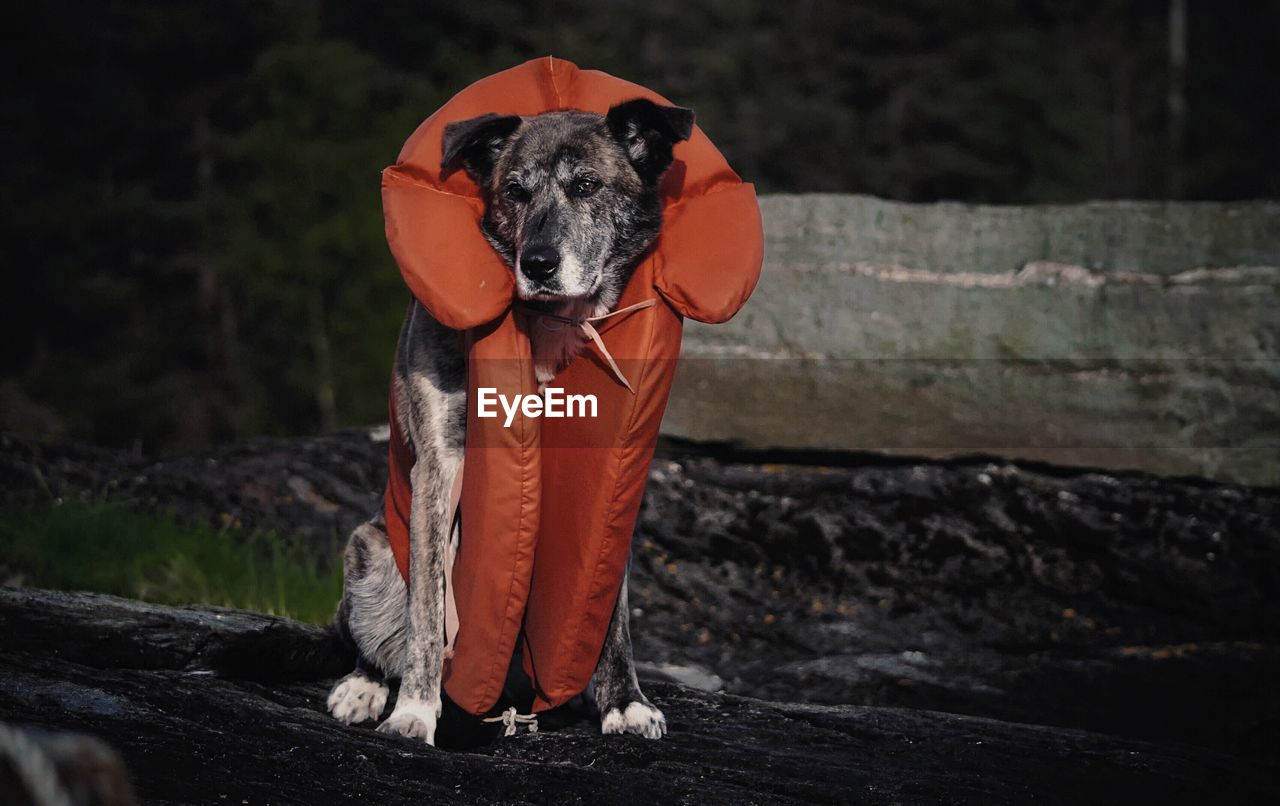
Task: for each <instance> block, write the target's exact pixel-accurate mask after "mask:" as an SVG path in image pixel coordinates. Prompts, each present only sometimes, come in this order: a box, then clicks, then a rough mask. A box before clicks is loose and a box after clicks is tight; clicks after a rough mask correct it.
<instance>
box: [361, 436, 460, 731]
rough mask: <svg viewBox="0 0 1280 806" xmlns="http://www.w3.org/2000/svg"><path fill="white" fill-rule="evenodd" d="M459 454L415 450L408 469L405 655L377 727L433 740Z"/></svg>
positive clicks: (442, 658) (438, 709)
mask: <svg viewBox="0 0 1280 806" xmlns="http://www.w3.org/2000/svg"><path fill="white" fill-rule="evenodd" d="M459 458H460V457H455V456H449V455H447V454H446V452H445V451H443V450H437V451H421V452H420V453H419V455H418V457H417V460H416V462H415V464H414V466H413V471H412V472H411V474H410V477H409V478H410V485H411V487H412V491H413V504H412V508H411V510H410V513H409V609H408V613H406V624H405V626H406V628H407V641H406V653H405V654H406V657H405V666H404V673H403V676H402V677H401V681H400V695H399V697H398V699H397V700H396V707H395V710H394V711H392V712H391V716H389V717H388V718H387V721H386V722H383V723H382V725H380V726H379V727H378V730H380V731H382V732H384V733H396V734H399V735H401V736H409V737H412V738H415V739H422V740H423V741H425V742H427V744H432V745H434V744H435V739H436V720H437V719H439V717H440V710H441V704H440V676H441V672H442V663H443V661H444V573H445V570H444V557H445V541H446V540H448V539H449V533H450V530H451V527H452V525H453V513H452V512H449V511H448V509H449V490H450V487H451V486H452V484H453V475H454V473H456V472H457V470H458V464H459V461H458V460H459Z"/></svg>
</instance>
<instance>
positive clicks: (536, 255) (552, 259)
mask: <svg viewBox="0 0 1280 806" xmlns="http://www.w3.org/2000/svg"><path fill="white" fill-rule="evenodd" d="M559 267H560V253H559V252H557V251H556V250H555V249H552V248H551V247H550V246H535V247H532V248H530V249H527V250H525V252H524V254H522V255H521V256H520V271H522V272H524V275H525V276H526V277H528V278H529V279H530V280H538V281H542V280H546V279H548V278H549V277H551V275H552V274H555V271H556V269H557V268H559Z"/></svg>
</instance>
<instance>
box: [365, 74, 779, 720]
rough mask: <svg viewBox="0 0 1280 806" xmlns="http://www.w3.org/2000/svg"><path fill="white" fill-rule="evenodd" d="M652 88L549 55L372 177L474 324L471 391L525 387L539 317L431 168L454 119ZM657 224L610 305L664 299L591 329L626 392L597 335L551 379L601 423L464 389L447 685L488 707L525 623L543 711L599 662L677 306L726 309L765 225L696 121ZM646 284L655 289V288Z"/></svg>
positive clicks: (667, 385) (468, 212)
mask: <svg viewBox="0 0 1280 806" xmlns="http://www.w3.org/2000/svg"><path fill="white" fill-rule="evenodd" d="M637 97H646V98H650V99H653V100H654V101H656V102H659V103H663V104H668V103H670V102H669V101H667V100H666V99H664V98H662V97H661V96H658V95H656V94H655V93H653V92H651V91H650V90H647V89H645V88H644V87H640V86H638V85H636V84H631V83H629V82H626V81H622V80H620V79H617V78H614V77H612V76H609V75H607V74H605V73H601V72H598V71H593V70H579V69H578V68H577V67H576V66H574V65H573V64H571V63H569V62H566V61H563V60H560V59H553V58H551V57H545V58H540V59H535V60H533V61H530V62H526V63H525V64H522V65H520V66H518V67H514V68H512V69H510V70H505V71H503V72H501V73H497V74H495V75H493V76H490V77H488V78H485V79H483V80H481V81H478V82H476V83H475V84H473V85H471V86H470V87H468V88H467V89H465V90H463V91H462V92H461V93H459V94H458V95H456V96H454V97H453V98H452V99H451V100H450V101H449V102H448V103H446V104H445V105H444V106H443V107H441V108H440V110H439V111H437V112H436V113H435V114H434V115H432V116H431V117H430V118H428V119H427V120H426V121H425V122H424V123H423V124H422V125H421V126H419V127H418V129H417V131H415V132H414V134H413V135H412V136H411V137H410V138H409V140H408V141H407V142H406V143H405V146H404V148H403V149H402V151H401V152H400V157H399V159H398V161H397V162H396V164H395V165H393V166H391V167H390V168H388V169H386V171H384V172H383V179H382V193H383V207H384V212H385V216H386V230H387V241H388V243H389V245H390V247H391V251H392V254H393V255H394V256H395V258H396V262H397V264H398V265H399V267H400V271H401V274H402V275H403V276H404V279H405V282H406V283H407V284H408V286H409V289H410V290H411V291H412V293H413V295H414V296H415V297H416V298H417V299H418V301H419V302H421V303H422V305H423V306H424V307H426V308H427V310H429V311H430V312H431V313H432V315H433V316H435V317H436V318H437V319H439V320H440V321H441V322H443V323H444V324H446V325H448V326H450V327H453V328H456V329H459V330H466V331H468V336H467V339H466V345H467V360H468V379H467V383H468V391H469V394H470V397H469V401H474V400H475V390H476V389H477V388H479V387H496V388H497V390H498V392H499V393H500V394H505V395H508V396H511V395H514V394H531V393H535V392H536V390H537V383H536V381H535V379H534V374H533V362H532V360H531V358H530V351H529V332H530V328H532V327H537V326H538V323H537V322H536V321H532V320H530V319H528V318H527V317H526V316H525V315H524V314H522V313H520V312H518V311H515V310H513V309H512V303H513V296H514V282H513V278H512V275H511V270H510V269H509V268H508V267H507V266H506V265H505V264H504V263H503V262H502V260H501V259H500V258H499V257H498V255H497V254H496V253H495V252H494V251H493V249H492V247H491V246H490V245H489V243H488V242H487V241H486V240H485V239H484V237H483V235H481V233H480V229H479V221H480V217H481V216H482V215H483V201H482V198H481V195H480V191H479V188H477V187H476V185H475V183H474V182H473V181H472V180H471V179H470V178H469V177H468V176H466V174H465V172H463V171H456V172H454V173H451V174H450V175H449V176H448V177H447V178H442V177H441V176H440V159H441V140H442V135H443V131H444V127H445V125H446V124H447V123H450V122H453V121H457V120H465V119H467V118H471V117H476V116H478V115H482V114H485V113H489V112H493V113H497V114H518V115H535V114H538V113H541V112H546V111H551V110H556V109H569V108H573V109H583V110H586V111H590V112H598V113H600V114H604V113H605V112H607V111H608V109H609V108H610V107H611V106H613V105H615V104H617V103H620V102H622V101H626V100H630V99H633V98H637ZM661 191H662V198H663V204H664V223H663V231H662V235H661V236H660V239H659V243H658V245H657V246H656V247H655V249H654V250H653V252H652V253H651V254H650V256H649V257H647V258H646V259H645V260H644V261H643V262H642V263H641V265H640V266H639V267H638V268H637V270H636V272H635V274H634V276H633V277H632V279H631V282H630V283H629V284H628V286H627V288H626V290H625V292H624V293H623V296H622V299H621V301H620V302H619V303H618V307H619V308H621V307H625V306H627V305H632V304H635V303H639V302H643V301H644V300H646V299H652V298H654V297H655V296H659V295H660V298H661V299H662V300H663V301H664V303H665V304H658V305H655V306H652V307H649V308H645V309H643V310H639V311H636V312H634V313H631V314H629V315H627V316H625V317H620V318H618V319H617V320H608V321H605V322H602V323H600V324H599V327H598V329H599V331H600V333H601V336H602V338H603V340H604V341H605V343H607V345H608V347H609V351H610V352H611V353H612V354H613V356H614V357H615V358H616V359H617V362H618V365H619V366H620V367H621V370H622V371H623V372H624V373H625V375H626V377H627V379H628V380H629V381H630V382H631V384H632V385H633V386H634V387H635V394H632V393H631V392H629V391H628V390H627V389H626V387H625V386H623V385H622V384H621V383H619V381H618V380H617V378H616V376H615V375H614V374H613V372H612V370H611V369H610V368H609V365H608V363H607V362H606V361H605V360H604V359H603V357H602V356H601V355H600V352H599V350H598V349H597V348H596V347H595V345H592V344H589V345H588V346H587V348H586V349H584V351H583V353H582V354H581V355H579V356H578V357H577V358H576V359H575V360H574V361H573V362H572V363H571V364H570V365H569V366H568V367H567V368H566V369H565V370H564V371H563V372H561V373H560V375H558V376H557V377H556V379H555V381H554V382H553V384H552V385H554V386H558V387H563V388H564V389H565V390H566V393H567V394H593V395H595V396H596V398H597V400H598V409H597V411H598V416H597V417H596V418H572V419H568V418H566V419H527V418H524V417H523V416H520V415H517V417H516V418H515V421H514V422H513V423H512V425H511V427H510V428H505V427H503V419H502V418H498V419H481V418H479V417H477V412H476V406H475V405H474V403H471V402H469V404H468V413H467V443H466V469H465V472H464V478H463V492H462V505H461V507H462V528H463V532H462V539H461V543H460V546H459V551H458V555H457V558H456V562H455V565H454V568H453V576H452V582H453V585H454V590H455V596H456V600H457V607H458V612H459V618H460V624H459V629H458V636H457V643H456V645H455V647H454V657H453V658H452V660H450V661H448V662H446V666H445V672H444V686H445V690H446V692H447V693H448V695H449V697H450V698H451V699H453V701H454V702H455V703H457V704H458V705H459V706H460V707H462V708H463V709H465V710H467V711H469V712H471V713H474V714H482V713H485V712H486V711H488V710H489V709H490V708H492V707H493V705H494V703H495V702H496V701H497V699H498V696H499V695H500V694H501V691H502V685H503V682H504V680H505V676H506V669H507V664H508V662H509V660H510V658H511V654H512V651H513V650H514V647H515V642H516V640H517V639H518V638H519V637H520V636H521V633H522V631H523V636H524V642H525V643H524V650H525V653H524V654H525V668H526V671H528V672H529V674H530V677H531V679H532V680H533V681H534V689H535V692H536V693H537V699H536V701H535V703H534V708H535V710H545V709H547V708H551V707H555V706H557V705H560V704H562V703H564V702H565V701H567V700H568V699H570V698H571V697H573V696H574V695H576V694H578V693H580V692H581V691H583V689H585V688H586V686H587V683H588V682H589V681H590V679H591V674H592V673H593V671H594V670H595V664H596V660H597V658H598V657H599V654H600V650H601V647H602V646H603V644H604V637H605V633H606V631H607V629H608V625H609V618H610V616H611V615H612V611H613V606H614V601H615V599H616V597H617V594H618V590H619V585H620V583H621V582H622V577H623V574H624V571H625V568H626V561H627V555H628V552H629V550H630V544H631V533H632V529H633V528H634V525H635V519H636V515H637V513H638V511H639V507H640V500H641V497H642V495H643V493H644V485H645V480H646V478H647V475H648V468H649V464H650V461H651V460H652V457H653V451H654V447H655V445H656V444H657V436H658V426H659V424H660V423H661V421H662V413H663V410H664V409H665V408H666V402H667V397H668V394H669V392H670V389H671V381H672V377H673V375H674V371H675V360H676V358H678V356H679V353H680V334H681V323H682V317H686V316H687V317H690V318H694V319H698V320H700V321H707V322H721V321H724V320H726V319H728V318H729V317H731V316H733V314H734V313H735V312H736V311H737V310H738V309H739V308H740V307H741V306H742V305H743V304H744V303H745V302H746V299H747V297H748V296H749V295H750V293H751V291H752V289H753V288H754V287H755V283H756V280H757V279H758V277H759V271H760V264H761V260H762V259H763V233H762V229H761V224H760V213H759V209H758V207H757V205H756V200H755V192H754V190H753V188H752V187H751V185H747V184H743V183H742V181H741V180H740V179H739V178H738V176H737V175H736V174H735V173H734V172H733V171H732V170H731V169H730V168H729V166H728V164H727V163H726V162H725V161H724V158H723V157H722V156H721V155H720V153H719V151H717V150H716V148H715V146H713V145H712V144H711V141H710V140H708V139H707V137H706V135H705V134H703V133H702V131H701V130H700V129H698V128H696V127H695V129H694V131H693V134H692V136H691V137H690V139H689V140H688V141H686V142H683V143H679V144H677V145H676V147H675V162H674V163H673V164H672V166H671V168H670V169H668V171H667V173H666V174H665V175H664V177H663V180H662V187H661ZM655 292H656V294H655ZM392 405H393V411H392V413H391V415H392V417H391V421H392V438H391V449H390V459H391V476H390V481H389V482H388V485H387V495H386V505H385V511H386V519H387V532H388V535H389V536H390V538H391V544H392V549H393V551H394V553H395V555H396V561H397V564H398V565H399V567H400V570H401V573H402V574H404V575H405V578H406V579H407V578H408V575H409V574H410V573H411V572H412V568H410V567H409V557H408V554H409V552H408V522H409V518H408V513H409V506H408V504H409V500H410V493H409V489H410V488H409V471H410V470H411V468H412V466H413V457H412V448H411V447H410V446H409V445H408V443H407V441H406V440H405V438H404V436H405V435H404V433H403V429H402V426H401V424H400V423H399V420H398V417H397V415H396V412H395V411H394V396H393V404H392Z"/></svg>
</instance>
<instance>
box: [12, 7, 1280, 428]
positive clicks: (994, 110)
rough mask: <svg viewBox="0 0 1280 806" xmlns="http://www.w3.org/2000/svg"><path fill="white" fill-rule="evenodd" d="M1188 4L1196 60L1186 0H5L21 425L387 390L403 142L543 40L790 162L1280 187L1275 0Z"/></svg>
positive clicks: (1181, 188) (1207, 195)
mask: <svg viewBox="0 0 1280 806" xmlns="http://www.w3.org/2000/svg"><path fill="white" fill-rule="evenodd" d="M1174 2H1176V0H1174ZM1188 9H1189V10H1188V25H1187V37H1186V45H1187V54H1188V55H1187V60H1186V67H1185V73H1184V76H1185V78H1184V80H1182V81H1179V80H1177V75H1178V71H1177V70H1176V69H1175V68H1174V67H1173V66H1172V65H1173V64H1174V60H1171V48H1170V25H1169V19H1170V0H1133V1H1131V2H1126V1H1124V0H1080V2H1072V3H1057V2H1050V1H1049V0H989V1H988V2H983V3H956V2H948V1H947V0H892V2H891V1H890V0H862V1H861V2H836V1H835V0H798V1H797V2H790V3H776V2H764V0H709V1H708V2H700V3H689V2H687V1H686V0H648V2H645V3H642V4H633V3H623V2H619V1H618V0H591V1H590V2H586V1H585V0H572V1H570V2H516V1H514V0H472V1H471V2H467V3H460V4H456V5H443V4H436V3H425V2H407V1H406V0H398V1H396V2H380V3H352V2H323V1H321V0H314V1H313V2H305V1H303V0H269V1H266V2H251V1H250V0H222V1H220V2H213V1H212V0H191V1H189V2H182V3H163V2H153V3H141V2H134V3H129V2H112V1H111V0H103V2H99V3H94V4H86V3H78V2H68V1H67V0H50V1H49V2H43V3H22V4H18V3H13V4H8V5H7V6H6V7H5V9H4V10H3V11H0V29H2V30H3V34H0V36H3V37H4V40H5V41H4V47H3V48H2V49H0V59H2V60H3V70H2V71H0V72H2V75H3V78H0V81H2V82H3V83H4V87H5V92H4V98H5V102H4V104H3V106H2V107H0V115H3V118H4V120H3V127H2V128H0V138H3V139H0V154H3V158H2V162H0V172H2V173H0V261H2V262H3V266H4V271H5V275H4V276H5V287H4V293H3V294H2V295H0V300H2V302H0V317H3V321H4V322H5V323H6V328H5V338H4V340H3V346H2V347H0V428H9V429H15V430H20V431H24V432H27V433H33V434H40V435H45V436H55V437H70V438H76V439H84V440H91V441H96V442H99V443H103V444H109V445H116V446H120V445H128V446H135V447H136V448H137V449H138V450H140V451H144V452H165V451H174V450H180V449H189V448H194V447H199V446H204V445H208V444H211V443H214V442H219V441H224V440H228V439H232V438H236V437H242V436H246V435H251V434H259V433H305V432H313V431H316V430H318V429H327V428H332V427H335V426H339V425H347V424H360V423H369V422H375V421H378V420H379V419H381V418H382V417H383V416H384V411H385V405H386V384H387V377H388V369H389V365H390V359H391V352H392V346H393V344H394V340H395V334H396V329H397V327H398V324H399V321H400V318H401V316H402V314H403V311H404V305H405V303H406V302H407V294H406V292H405V290H404V288H403V286H402V284H401V281H400V279H399V276H398V273H397V272H396V270H395V267H394V265H393V264H392V262H391V260H390V258H389V256H388V254H387V252H386V248H385V244H384V242H383V235H382V227H381V213H380V208H379V199H378V171H379V170H380V169H381V168H382V167H384V166H385V165H387V164H389V163H391V162H393V161H394V159H395V155H396V152H397V151H398V149H399V146H400V144H401V143H402V142H403V140H404V138H405V137H407V136H408V134H409V133H410V132H411V131H412V129H413V127H414V126H415V125H416V124H417V123H418V122H419V121H420V120H421V119H422V118H424V117H426V116H427V115H428V114H430V112H431V111H433V110H434V109H435V108H436V107H437V106H438V105H439V104H441V103H442V102H443V101H444V100H446V99H447V98H448V97H449V96H450V95H451V94H453V93H454V92H456V91H458V90H459V89H461V88H462V87H464V86H466V85H467V84H468V83H470V82H471V81H473V80H475V79H477V78H480V77H482V76H484V75H487V74H489V73H491V72H494V71H496V70H500V69H503V68H505V67H509V66H512V65H514V64H516V63H519V62H521V61H523V60H525V59H528V58H532V57H535V56H539V55H543V54H546V53H553V54H555V55H557V56H560V57H563V58H567V59H570V60H573V61H575V62H576V63H578V64H579V65H580V66H583V67H593V68H599V69H603V70H606V71H608V72H611V73H614V74H616V75H620V76H623V77H626V78H628V79H631V80H634V81H637V82H639V83H642V84H645V85H648V86H651V87H653V88H654V89H656V90H658V91H660V92H662V93H663V94H665V95H667V96H668V97H670V98H672V99H673V100H675V101H676V102H678V103H681V104H685V105H688V106H691V107H693V108H694V109H695V110H696V111H697V114H698V120H699V122H700V124H701V125H702V126H703V128H704V129H705V130H706V131H707V132H708V133H709V134H710V135H711V137H712V138H713V139H714V140H715V141H716V142H717V143H718V144H719V145H720V146H721V148H722V150H723V151H724V152H725V153H726V155H727V156H728V158H729V160H730V162H731V163H732V164H733V165H734V166H735V167H736V168H737V169H738V170H739V172H741V173H742V174H743V175H744V176H745V177H747V178H748V179H749V180H751V181H754V182H756V183H757V185H758V186H759V188H760V189H761V190H762V191H766V192H776V191H793V192H816V191H823V192H854V193H870V194H875V195H879V196H884V197H888V198H893V199H901V200H907V201H933V200H940V199H952V200H960V201H968V202H992V203H1036V202H1072V201H1079V200H1084V199H1090V198H1116V197H1120V198H1188V199H1243V198H1257V197H1272V198H1274V197H1277V196H1280V152H1278V150H1277V149H1276V148H1275V146H1274V141H1275V132H1276V127H1277V124H1278V123H1280V93H1277V92H1276V91H1275V84H1276V80H1277V78H1280V2H1275V0H1238V1H1237V2H1231V3H1208V2H1203V1H1201V2H1191V3H1189V4H1188ZM1179 109H1185V113H1180V112H1178V110H1179Z"/></svg>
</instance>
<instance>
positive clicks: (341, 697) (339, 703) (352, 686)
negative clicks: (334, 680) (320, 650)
mask: <svg viewBox="0 0 1280 806" xmlns="http://www.w3.org/2000/svg"><path fill="white" fill-rule="evenodd" d="M386 707H387V687H386V685H385V684H383V683H378V682H375V681H373V680H370V679H369V678H368V677H366V676H365V675H363V674H360V673H359V672H356V673H354V674H349V675H347V676H346V677H344V678H342V679H341V680H339V681H338V685H336V686H334V687H333V691H332V692H331V693H330V694H329V713H331V714H333V716H334V718H335V719H337V720H338V721H339V722H345V723H346V724H348V725H354V724H355V723H357V722H365V721H367V720H370V719H377V718H378V717H380V716H382V709H384V708H386Z"/></svg>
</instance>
